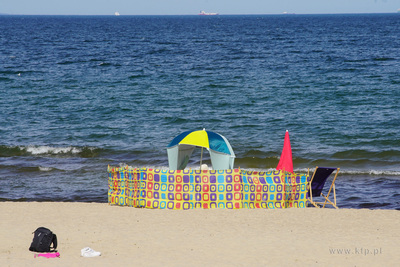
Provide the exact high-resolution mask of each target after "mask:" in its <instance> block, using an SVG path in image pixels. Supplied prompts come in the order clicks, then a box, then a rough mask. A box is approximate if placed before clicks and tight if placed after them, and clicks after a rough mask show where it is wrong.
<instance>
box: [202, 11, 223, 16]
mask: <svg viewBox="0 0 400 267" xmlns="http://www.w3.org/2000/svg"><path fill="white" fill-rule="evenodd" d="M199 15H202V16H215V15H219V14H218V13H208V12H205V11H203V10H202V11H200V13H199Z"/></svg>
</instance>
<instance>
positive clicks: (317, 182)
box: [308, 166, 340, 209]
mask: <svg viewBox="0 0 400 267" xmlns="http://www.w3.org/2000/svg"><path fill="white" fill-rule="evenodd" d="M339 170H340V168H327V167H318V166H317V167H316V168H315V171H314V173H313V176H312V178H311V180H310V182H309V191H308V196H309V198H308V201H310V203H311V204H313V205H314V206H315V207H317V208H319V205H322V207H323V208H325V205H332V206H333V207H335V208H336V209H338V207H337V205H336V190H335V181H336V177H337V175H338V173H339ZM334 171H336V174H335V177H334V178H333V180H332V183H331V186H330V187H329V191H328V194H327V195H326V196H325V195H324V194H323V193H322V189H324V186H325V183H326V180H328V177H329V176H330V175H331V174H332V173H333V172H334ZM332 190H333V202H332V201H331V200H330V199H329V195H330V194H331V191H332ZM320 196H321V197H323V198H325V202H315V201H314V200H313V197H320Z"/></svg>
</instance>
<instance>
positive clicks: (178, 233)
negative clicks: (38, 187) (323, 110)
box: [0, 202, 400, 266]
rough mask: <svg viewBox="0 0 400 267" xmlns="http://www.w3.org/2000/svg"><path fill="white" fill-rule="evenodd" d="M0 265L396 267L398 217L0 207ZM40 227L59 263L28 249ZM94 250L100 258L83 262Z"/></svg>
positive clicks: (346, 212)
mask: <svg viewBox="0 0 400 267" xmlns="http://www.w3.org/2000/svg"><path fill="white" fill-rule="evenodd" d="M0 213H1V220H0V237H1V242H0V266H39V265H41V266H289V265H291V266H398V262H399V260H400V253H399V248H400V242H399V240H400V227H399V226H400V212H399V211H396V210H363V209H357V210H355V209H341V210H334V209H316V208H306V209H283V210H261V209H253V210H250V209H240V210H227V209H212V210H204V209H196V210H188V211H174V210H151V209H138V208H130V207H119V206H110V205H108V204H106V203H60V202H50V203H48V202H44V203H40V202H22V203H21V202H19V203H17V202H1V203H0ZM40 226H44V227H47V228H49V229H51V230H52V231H53V232H54V233H56V234H57V237H58V251H59V252H60V255H61V257H60V258H51V259H47V258H41V257H40V258H34V253H33V252H30V251H29V250H28V248H29V245H30V243H31V241H32V238H33V234H32V232H33V231H34V230H35V229H36V228H37V227H40ZM87 246H88V247H91V248H93V249H94V250H96V251H100V252H101V253H102V255H101V256H100V257H96V258H83V257H81V256H80V250H81V249H82V248H84V247H87Z"/></svg>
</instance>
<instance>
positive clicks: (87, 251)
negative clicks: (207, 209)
mask: <svg viewBox="0 0 400 267" xmlns="http://www.w3.org/2000/svg"><path fill="white" fill-rule="evenodd" d="M100 255H101V252H99V251H95V250H93V249H92V248H89V247H86V248H83V249H81V256H82V257H87V258H91V257H97V256H100Z"/></svg>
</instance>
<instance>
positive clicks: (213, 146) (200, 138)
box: [167, 129, 235, 170]
mask: <svg viewBox="0 0 400 267" xmlns="http://www.w3.org/2000/svg"><path fill="white" fill-rule="evenodd" d="M196 147H201V158H200V166H201V163H202V159H203V149H204V148H206V149H207V150H208V152H209V153H210V158H211V164H212V168H213V169H214V170H225V169H233V163H234V161H235V153H234V152H233V149H232V147H231V145H230V144H229V142H228V140H227V139H226V138H225V137H224V136H222V135H220V134H218V133H215V132H211V131H206V130H205V129H203V130H200V131H186V132H183V133H181V134H180V135H178V136H177V137H175V138H174V139H173V140H172V141H171V143H169V145H168V146H167V152H168V163H169V169H170V170H183V169H185V167H186V165H187V164H188V162H189V158H190V156H191V155H192V153H193V151H194V149H195V148H196Z"/></svg>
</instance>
